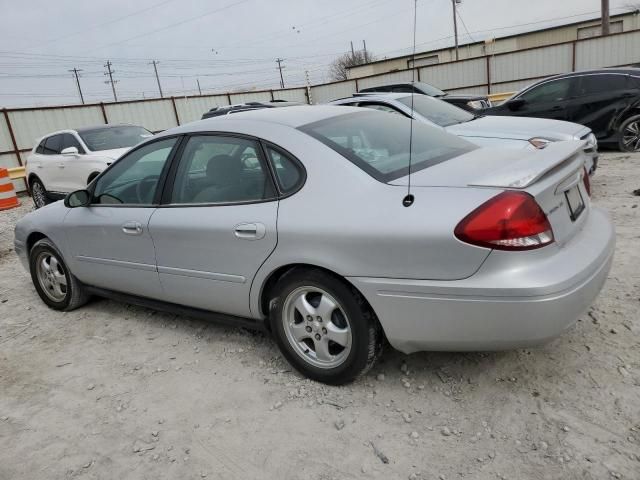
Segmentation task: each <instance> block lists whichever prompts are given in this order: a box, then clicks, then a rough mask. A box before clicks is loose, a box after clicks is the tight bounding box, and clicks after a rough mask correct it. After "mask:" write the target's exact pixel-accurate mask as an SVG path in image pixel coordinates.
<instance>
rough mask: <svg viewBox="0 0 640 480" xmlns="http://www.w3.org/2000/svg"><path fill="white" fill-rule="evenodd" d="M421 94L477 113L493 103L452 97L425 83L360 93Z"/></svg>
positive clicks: (475, 97) (479, 98)
mask: <svg viewBox="0 0 640 480" xmlns="http://www.w3.org/2000/svg"><path fill="white" fill-rule="evenodd" d="M378 92H386V93H420V94H422V95H429V96H430V97H436V98H439V99H440V100H444V101H445V102H447V103H451V104H453V105H455V106H456V107H460V108H464V109H465V110H468V111H470V112H475V111H476V110H480V109H483V108H489V107H491V101H489V99H488V98H487V97H486V96H485V95H451V94H449V93H446V92H443V91H442V90H440V89H439V88H436V87H434V86H433V85H429V84H428V83H424V82H409V83H394V84H392V85H380V86H378V87H371V88H361V89H360V91H359V93H378Z"/></svg>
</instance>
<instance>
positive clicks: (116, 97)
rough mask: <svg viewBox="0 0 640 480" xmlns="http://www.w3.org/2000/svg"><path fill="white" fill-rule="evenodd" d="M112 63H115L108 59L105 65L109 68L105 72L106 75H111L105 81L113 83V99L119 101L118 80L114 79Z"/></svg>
mask: <svg viewBox="0 0 640 480" xmlns="http://www.w3.org/2000/svg"><path fill="white" fill-rule="evenodd" d="M111 65H113V64H112V63H111V61H110V60H107V63H105V65H104V67H105V68H106V69H107V71H106V72H104V74H105V75H109V80H107V81H105V82H104V83H110V84H111V91H112V92H113V99H114V100H115V101H116V102H117V101H118V96H117V95H116V82H117V80H114V79H113V74H114V73H115V72H114V71H113V70H112V69H111Z"/></svg>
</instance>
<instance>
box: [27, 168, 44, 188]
mask: <svg viewBox="0 0 640 480" xmlns="http://www.w3.org/2000/svg"><path fill="white" fill-rule="evenodd" d="M34 180H38V181H39V182H40V183H42V179H41V178H40V177H39V176H38V175H37V174H35V173H33V172H31V173H30V174H29V176H28V177H27V185H28V186H29V189H31V184H32V183H33V181H34ZM43 185H44V183H43Z"/></svg>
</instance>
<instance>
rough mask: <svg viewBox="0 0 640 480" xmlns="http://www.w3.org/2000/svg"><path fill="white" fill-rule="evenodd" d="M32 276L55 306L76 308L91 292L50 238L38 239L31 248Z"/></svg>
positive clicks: (35, 283)
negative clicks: (75, 275)
mask: <svg viewBox="0 0 640 480" xmlns="http://www.w3.org/2000/svg"><path fill="white" fill-rule="evenodd" d="M29 270H30V272H31V280H32V281H33V285H34V286H35V288H36V291H37V292H38V295H39V296H40V298H41V299H42V301H43V302H44V303H46V304H47V305H48V306H49V307H50V308H53V309H54V310H62V311H65V312H68V311H71V310H75V309H76V308H78V307H80V306H82V305H84V304H85V303H87V301H88V300H89V297H90V296H89V294H88V293H87V290H86V288H85V287H84V285H82V283H80V281H79V280H78V279H77V278H76V277H74V276H73V274H72V273H71V272H70V271H69V268H68V267H67V265H66V264H65V263H64V259H63V258H62V254H61V253H60V251H59V250H58V249H57V248H56V246H55V245H54V244H53V243H52V242H51V240H49V239H48V238H43V239H42V240H39V241H38V242H36V244H35V245H34V246H33V248H32V249H31V251H30V252H29Z"/></svg>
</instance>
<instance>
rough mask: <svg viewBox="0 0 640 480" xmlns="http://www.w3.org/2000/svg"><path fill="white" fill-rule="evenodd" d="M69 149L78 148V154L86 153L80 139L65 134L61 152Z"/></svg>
mask: <svg viewBox="0 0 640 480" xmlns="http://www.w3.org/2000/svg"><path fill="white" fill-rule="evenodd" d="M69 147H76V148H77V149H78V153H85V152H84V148H82V145H80V142H79V141H78V139H77V138H76V137H75V136H74V135H72V134H71V133H65V134H64V135H63V136H62V146H61V148H60V151H62V150H64V149H65V148H69Z"/></svg>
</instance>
